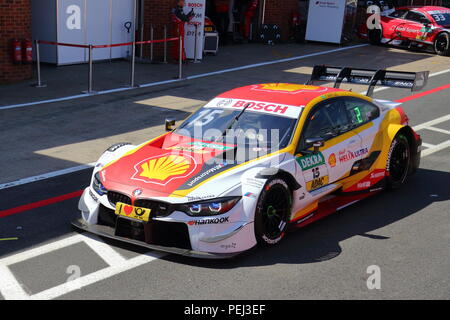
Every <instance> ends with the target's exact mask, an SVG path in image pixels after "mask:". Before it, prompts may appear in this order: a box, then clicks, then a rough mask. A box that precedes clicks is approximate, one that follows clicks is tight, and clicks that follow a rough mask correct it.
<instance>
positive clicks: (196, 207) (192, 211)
mask: <svg viewBox="0 0 450 320" xmlns="http://www.w3.org/2000/svg"><path fill="white" fill-rule="evenodd" d="M240 199H241V197H226V198H218V199H214V200H208V201H199V202H191V203H185V204H181V205H177V206H175V208H174V209H175V210H179V211H182V212H184V213H186V214H188V215H190V216H194V217H202V216H203V217H208V216H214V215H220V214H224V213H227V212H228V211H229V210H231V209H232V208H233V207H234V206H235V205H236V204H237V203H238V202H239V200H240Z"/></svg>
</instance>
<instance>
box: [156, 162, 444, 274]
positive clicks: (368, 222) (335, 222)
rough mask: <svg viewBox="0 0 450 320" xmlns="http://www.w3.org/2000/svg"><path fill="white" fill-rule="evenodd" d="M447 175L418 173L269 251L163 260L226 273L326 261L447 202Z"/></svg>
mask: <svg viewBox="0 0 450 320" xmlns="http://www.w3.org/2000/svg"><path fill="white" fill-rule="evenodd" d="M449 181H450V173H449V172H442V171H435V170H428V169H419V170H418V171H417V173H416V174H415V175H414V176H411V177H410V178H409V181H408V182H407V184H406V185H405V186H403V187H402V188H401V189H399V190H395V191H385V192H381V193H379V194H377V195H374V196H373V197H370V198H367V199H365V200H363V201H361V202H359V203H356V204H355V205H353V206H350V207H348V208H345V209H343V210H342V211H340V213H338V214H334V215H331V216H329V217H327V218H324V219H322V220H319V221H317V222H315V223H312V224H311V225H309V226H307V227H305V228H302V229H299V230H296V231H294V232H292V233H289V234H288V235H287V237H286V238H285V239H284V240H283V241H282V242H281V243H280V244H278V245H276V246H274V247H266V248H264V247H256V248H254V249H252V250H250V251H249V252H247V253H244V254H242V255H240V256H237V257H235V258H233V259H231V260H200V259H194V258H186V257H181V256H175V255H169V256H166V257H164V258H163V259H165V260H168V261H172V262H175V263H181V264H188V265H192V266H196V267H201V268H215V269H232V268H242V267H252V266H264V265H273V264H277V263H290V264H305V263H316V262H321V261H326V260H330V259H333V258H335V257H337V256H339V255H340V254H341V252H342V247H341V246H340V242H341V241H343V240H346V239H348V238H351V237H354V236H361V237H367V238H370V239H373V241H389V239H390V237H389V236H385V235H383V232H382V231H377V229H380V228H383V227H385V226H387V225H390V224H392V223H395V222H397V221H400V220H402V219H404V218H406V217H408V216H411V215H413V214H420V213H421V210H422V209H424V208H426V207H428V206H429V205H431V204H432V203H434V202H440V201H447V200H449V199H450V185H449Z"/></svg>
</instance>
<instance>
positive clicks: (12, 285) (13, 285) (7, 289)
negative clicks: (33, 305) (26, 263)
mask: <svg viewBox="0 0 450 320" xmlns="http://www.w3.org/2000/svg"><path fill="white" fill-rule="evenodd" d="M0 293H1V294H2V296H3V298H5V299H7V300H24V299H28V298H29V295H28V294H27V293H26V292H25V290H24V289H23V287H22V286H21V285H20V284H19V283H18V282H17V280H16V277H14V275H13V273H12V272H11V270H9V268H8V266H6V265H2V264H0Z"/></svg>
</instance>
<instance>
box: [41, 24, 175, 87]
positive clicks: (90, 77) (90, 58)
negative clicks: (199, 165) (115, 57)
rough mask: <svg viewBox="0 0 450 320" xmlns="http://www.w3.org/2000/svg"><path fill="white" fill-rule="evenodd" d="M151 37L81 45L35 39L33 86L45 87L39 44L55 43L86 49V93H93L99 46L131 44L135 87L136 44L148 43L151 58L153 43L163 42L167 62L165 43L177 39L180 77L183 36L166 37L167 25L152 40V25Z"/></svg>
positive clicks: (131, 84) (131, 79) (110, 46)
mask: <svg viewBox="0 0 450 320" xmlns="http://www.w3.org/2000/svg"><path fill="white" fill-rule="evenodd" d="M150 37H151V39H150V40H145V41H133V42H125V43H115V44H105V45H92V44H89V45H82V44H73V43H63V42H54V41H44V40H35V49H36V66H37V83H36V84H35V87H37V88H43V87H46V84H45V83H43V82H42V76H41V56H40V45H41V44H47V45H56V46H66V47H75V48H85V49H88V88H87V90H86V91H83V92H84V93H87V94H94V93H95V91H94V90H93V50H94V49H100V48H112V47H120V46H131V48H132V50H131V51H132V53H131V71H130V84H129V86H130V87H137V85H136V84H135V64H136V45H140V46H141V47H140V48H141V52H142V47H143V45H145V44H150V55H151V60H153V45H154V44H155V43H164V63H167V43H168V42H175V41H178V46H179V56H178V61H179V63H178V69H179V70H178V78H179V79H182V77H183V38H182V37H181V36H179V37H172V38H167V27H166V26H164V38H163V39H158V40H154V39H153V27H152V29H151V34H150Z"/></svg>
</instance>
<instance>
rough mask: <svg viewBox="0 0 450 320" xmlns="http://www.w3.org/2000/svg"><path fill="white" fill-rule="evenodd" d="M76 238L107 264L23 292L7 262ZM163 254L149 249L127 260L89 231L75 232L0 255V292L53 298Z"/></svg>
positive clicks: (7, 295)
mask: <svg viewBox="0 0 450 320" xmlns="http://www.w3.org/2000/svg"><path fill="white" fill-rule="evenodd" d="M80 242H84V243H86V244H87V245H88V246H89V247H90V248H91V249H92V250H93V251H94V252H95V253H96V254H97V255H98V256H99V257H100V258H102V259H103V260H105V262H106V263H107V264H108V265H109V266H108V267H106V268H103V269H100V270H98V271H96V272H93V273H90V274H88V275H86V276H82V277H80V278H77V279H75V280H72V281H69V282H66V283H63V284H61V285H59V286H56V287H53V288H50V289H48V290H44V291H42V292H39V293H36V294H34V295H29V294H28V293H26V291H25V290H24V287H23V285H22V284H21V283H20V282H19V281H18V280H17V279H16V277H15V276H14V274H13V273H12V272H11V270H10V269H9V266H10V265H12V264H16V263H19V262H23V261H26V260H29V259H32V258H34V257H37V256H41V255H44V254H47V253H50V252H53V251H55V250H59V249H62V248H66V247H69V246H71V245H73V244H76V243H80ZM165 255H167V253H159V252H149V253H146V254H143V255H139V256H137V257H135V258H132V259H128V260H127V259H125V258H124V257H122V256H121V255H120V254H119V253H118V252H117V251H115V250H114V249H113V248H112V247H110V246H109V245H107V244H106V243H104V242H103V241H102V240H100V239H99V238H98V237H96V236H93V235H90V234H87V235H85V234H76V235H74V236H70V237H67V238H64V239H61V240H58V241H55V242H52V243H49V244H45V245H41V246H39V247H36V248H33V249H30V250H27V251H23V252H20V253H16V254H14V255H12V256H8V257H6V258H3V259H0V293H1V295H2V296H3V297H4V298H5V299H7V300H12V299H14V300H16V299H53V298H56V297H59V296H61V295H63V294H66V293H69V292H71V291H74V290H77V289H80V288H82V287H84V286H87V285H90V284H92V283H95V282H98V281H101V280H104V279H106V278H109V277H112V276H114V275H116V274H119V273H121V272H124V271H127V270H130V269H133V268H136V267H138V266H140V265H143V264H145V263H147V262H150V261H153V260H155V259H159V258H161V257H163V256H165Z"/></svg>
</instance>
